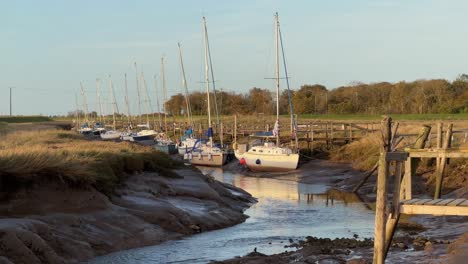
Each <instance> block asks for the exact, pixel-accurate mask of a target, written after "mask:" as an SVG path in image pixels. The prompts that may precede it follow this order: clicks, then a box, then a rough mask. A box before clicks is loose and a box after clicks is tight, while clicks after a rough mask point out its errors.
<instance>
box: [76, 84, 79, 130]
mask: <svg viewBox="0 0 468 264" xmlns="http://www.w3.org/2000/svg"><path fill="white" fill-rule="evenodd" d="M75 109H76V110H75V116H76V129H77V130H79V129H80V127H79V126H80V113H79V111H80V110H79V106H78V96H77V95H76V92H75Z"/></svg>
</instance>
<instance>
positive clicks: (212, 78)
mask: <svg viewBox="0 0 468 264" xmlns="http://www.w3.org/2000/svg"><path fill="white" fill-rule="evenodd" d="M203 27H204V29H205V38H206V49H207V51H208V62H209V66H208V67H209V69H210V73H211V82H212V83H213V99H214V106H215V113H216V124H217V125H218V126H219V112H218V101H217V100H216V85H215V79H214V73H213V63H212V62H211V52H210V42H209V40H208V29H207V28H206V19H205V17H203ZM221 144H222V142H221Z"/></svg>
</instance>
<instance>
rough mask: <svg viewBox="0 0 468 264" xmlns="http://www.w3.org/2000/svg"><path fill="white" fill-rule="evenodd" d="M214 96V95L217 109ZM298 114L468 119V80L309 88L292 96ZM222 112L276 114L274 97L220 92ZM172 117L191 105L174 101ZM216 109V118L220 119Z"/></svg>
mask: <svg viewBox="0 0 468 264" xmlns="http://www.w3.org/2000/svg"><path fill="white" fill-rule="evenodd" d="M213 97H214V95H213V94H211V100H212V101H211V102H212V105H213V102H214V98H213ZM291 97H292V102H293V107H294V112H295V113H296V114H326V113H329V114H429V113H431V114H432V113H468V75H466V74H462V75H460V76H459V77H458V78H457V79H456V80H455V81H453V82H449V81H447V80H443V79H434V80H417V81H413V82H404V81H402V82H397V83H389V82H379V83H372V84H364V83H353V84H352V85H349V86H342V87H338V88H336V89H333V90H327V88H326V87H325V86H323V85H320V84H315V85H308V84H307V85H303V86H301V88H300V89H298V90H293V91H292V92H291ZM216 102H217V107H218V111H219V113H220V114H223V115H232V114H235V113H237V114H255V113H263V114H266V115H270V114H274V113H276V96H275V95H274V94H273V92H272V91H270V90H268V89H262V88H256V87H254V88H252V89H250V91H249V92H248V93H245V94H242V93H235V92H224V91H222V92H217V93H216ZM190 103H191V106H192V107H191V109H192V113H193V114H194V115H204V114H206V112H207V111H206V103H207V100H206V94H205V93H201V92H193V93H191V94H190ZM279 103H280V113H281V114H287V113H289V106H288V93H287V91H283V92H282V94H281V96H280V100H279ZM166 107H167V110H168V112H169V114H172V115H184V113H185V99H184V97H183V95H182V94H177V95H173V96H172V97H171V98H170V100H169V101H168V102H167V104H166ZM214 109H215V108H214V106H213V110H212V113H214V111H215V110H214Z"/></svg>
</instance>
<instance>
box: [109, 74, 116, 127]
mask: <svg viewBox="0 0 468 264" xmlns="http://www.w3.org/2000/svg"><path fill="white" fill-rule="evenodd" d="M109 90H110V95H111V100H112V127H113V129H114V130H115V111H116V102H115V97H114V87H113V85H112V79H111V76H110V75H109Z"/></svg>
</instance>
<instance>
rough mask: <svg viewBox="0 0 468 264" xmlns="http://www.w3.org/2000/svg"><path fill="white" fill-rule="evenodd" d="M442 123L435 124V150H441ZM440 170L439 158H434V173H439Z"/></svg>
mask: <svg viewBox="0 0 468 264" xmlns="http://www.w3.org/2000/svg"><path fill="white" fill-rule="evenodd" d="M442 126H443V125H442V122H439V123H437V142H436V145H437V149H441V148H442ZM439 168H440V158H438V157H437V158H436V171H439Z"/></svg>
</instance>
